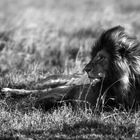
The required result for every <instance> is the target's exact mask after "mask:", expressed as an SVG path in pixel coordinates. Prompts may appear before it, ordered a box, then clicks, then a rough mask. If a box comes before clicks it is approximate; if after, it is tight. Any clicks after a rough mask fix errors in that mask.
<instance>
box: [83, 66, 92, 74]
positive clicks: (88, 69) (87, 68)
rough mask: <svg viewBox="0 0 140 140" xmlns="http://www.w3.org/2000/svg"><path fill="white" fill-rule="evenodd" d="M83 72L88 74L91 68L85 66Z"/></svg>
mask: <svg viewBox="0 0 140 140" xmlns="http://www.w3.org/2000/svg"><path fill="white" fill-rule="evenodd" d="M84 71H86V72H87V73H88V72H90V71H91V68H90V67H89V66H88V65H86V66H85V68H84Z"/></svg>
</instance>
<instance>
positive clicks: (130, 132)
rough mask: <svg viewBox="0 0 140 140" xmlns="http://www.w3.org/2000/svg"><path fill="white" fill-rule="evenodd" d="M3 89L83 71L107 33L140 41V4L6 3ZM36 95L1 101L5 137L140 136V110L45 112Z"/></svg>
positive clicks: (0, 32)
mask: <svg viewBox="0 0 140 140" xmlns="http://www.w3.org/2000/svg"><path fill="white" fill-rule="evenodd" d="M0 2H1V4H0V50H1V51H0V86H1V88H2V87H11V88H24V89H33V88H34V83H36V82H38V81H40V79H44V78H46V77H47V76H49V75H51V74H74V73H82V68H83V67H84V65H85V64H86V63H87V61H88V60H89V53H90V49H91V46H92V45H93V44H94V41H95V39H96V38H97V36H98V35H99V34H100V32H101V31H102V30H103V29H106V28H110V27H112V26H116V25H122V26H125V28H126V30H127V31H128V32H130V33H133V34H135V35H136V36H137V37H138V39H140V32H139V27H140V23H139V18H140V15H139V12H140V10H139V7H140V2H139V0H129V2H128V1H127V0H118V1H115V0H108V1H105V0H102V1H101V0H79V1H70V0H59V1H58V0H51V1H49V0H39V1H37V0H24V1H18V0H1V1H0ZM34 100H35V97H33V96H32V97H29V98H23V99H13V98H11V97H7V98H3V97H2V96H1V100H0V112H1V113H0V139H27V138H28V139H29V138H30V140H32V139H40V140H42V139H80V140H81V139H98V140H101V139H103V140H104V139H105V140H108V139H110V140H117V139H122V140H129V139H131V140H132V139H139V138H140V119H139V116H140V112H139V111H137V112H126V111H125V110H123V111H119V110H117V109H114V110H113V111H112V112H100V113H97V112H96V113H95V112H94V110H91V109H87V108H85V110H82V109H80V108H79V109H78V110H77V111H74V110H72V108H71V106H65V105H64V106H62V107H61V108H58V109H57V110H51V111H48V112H43V111H42V110H37V109H35V108H34V107H33V105H34Z"/></svg>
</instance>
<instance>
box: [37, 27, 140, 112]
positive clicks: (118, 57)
mask: <svg viewBox="0 0 140 140" xmlns="http://www.w3.org/2000/svg"><path fill="white" fill-rule="evenodd" d="M84 71H85V72H86V73H87V76H88V79H89V80H90V82H89V83H86V84H80V85H78V84H75V85H68V84H67V85H66V87H58V88H56V89H53V90H51V91H50V92H49V93H48V94H47V95H45V96H43V97H42V98H41V99H39V100H38V102H37V105H42V106H43V107H45V108H47V109H48V108H50V107H52V106H55V105H58V102H59V103H60V102H61V101H68V102H69V101H70V102H71V101H81V102H86V103H89V104H90V106H92V107H93V108H97V107H98V106H99V107H100V106H101V107H102V108H110V107H111V108H114V107H125V108H127V109H130V108H134V107H135V106H136V105H139V103H140V46H139V41H138V40H137V38H136V37H133V36H130V35H129V34H128V33H126V32H125V29H124V28H123V27H122V26H116V27H112V28H110V29H108V30H106V31H104V32H103V33H102V34H101V35H100V36H99V38H98V39H97V40H96V42H95V44H94V45H93V46H92V51H91V60H90V62H89V63H88V64H87V65H86V66H85V68H84ZM82 81H84V80H83V79H82ZM62 89H63V90H62ZM71 103H72V104H73V102H71ZM76 105H77V104H76Z"/></svg>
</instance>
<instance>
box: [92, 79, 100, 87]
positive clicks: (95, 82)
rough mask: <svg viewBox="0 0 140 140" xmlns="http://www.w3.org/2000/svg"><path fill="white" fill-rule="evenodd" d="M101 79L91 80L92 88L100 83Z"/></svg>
mask: <svg viewBox="0 0 140 140" xmlns="http://www.w3.org/2000/svg"><path fill="white" fill-rule="evenodd" d="M100 81H101V79H100V78H94V79H93V78H90V83H91V85H92V86H94V85H95V84H97V83H98V82H100Z"/></svg>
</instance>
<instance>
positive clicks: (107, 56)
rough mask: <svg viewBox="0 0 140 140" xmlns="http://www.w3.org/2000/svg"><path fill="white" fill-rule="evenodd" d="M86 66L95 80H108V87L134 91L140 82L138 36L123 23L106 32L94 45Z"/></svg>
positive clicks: (124, 91)
mask: <svg viewBox="0 0 140 140" xmlns="http://www.w3.org/2000/svg"><path fill="white" fill-rule="evenodd" d="M84 70H85V71H86V72H87V74H88V77H89V78H90V79H91V81H95V79H96V81H98V82H100V81H102V80H104V83H103V85H105V86H106V88H108V87H109V86H110V88H114V90H117V89H118V92H121V93H120V94H124V95H128V94H129V92H132V91H133V92H134V90H135V89H137V86H138V85H140V82H139V80H140V46H139V42H138V40H137V39H136V38H135V37H132V36H130V35H128V34H127V33H126V32H125V30H124V28H123V27H121V26H116V27H114V28H111V29H109V30H107V31H105V32H103V33H102V34H101V36H100V37H99V38H98V39H97V41H96V43H95V45H94V46H93V48H92V52H91V61H90V62H89V63H88V64H87V65H86V67H85V69H84ZM135 91H136V90H135ZM115 92H116V91H115ZM130 94H131V93H130Z"/></svg>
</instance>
